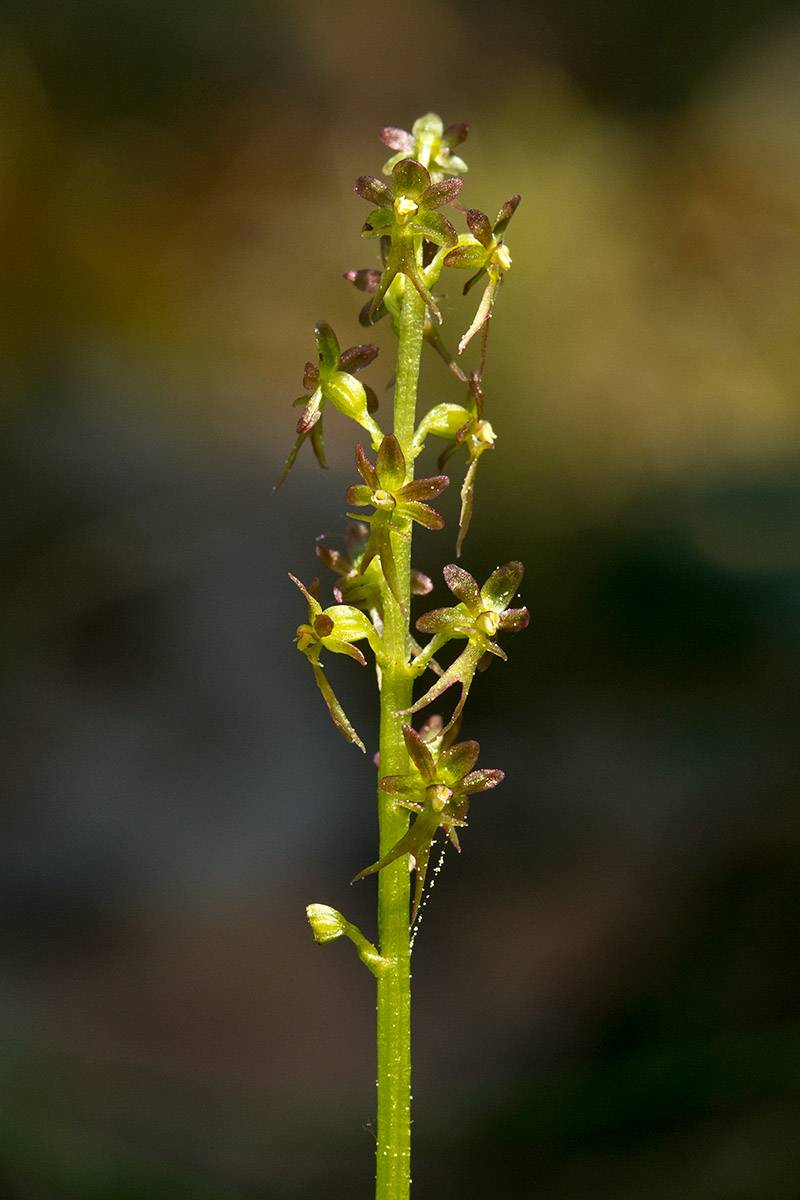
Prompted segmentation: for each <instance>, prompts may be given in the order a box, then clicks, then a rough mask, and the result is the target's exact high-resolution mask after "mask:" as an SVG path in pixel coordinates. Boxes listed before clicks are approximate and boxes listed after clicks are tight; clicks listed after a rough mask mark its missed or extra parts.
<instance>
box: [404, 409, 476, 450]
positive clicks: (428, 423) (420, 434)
mask: <svg viewBox="0 0 800 1200" xmlns="http://www.w3.org/2000/svg"><path fill="white" fill-rule="evenodd" d="M471 420H472V414H471V413H469V412H468V411H467V409H466V408H464V406H463V405H461V404H436V405H435V406H434V407H433V408H432V409H430V411H429V412H427V413H426V414H425V416H424V417H423V418H422V420H421V421H420V423H419V425H418V426H417V430H416V433H415V434H414V439H413V441H412V443H411V457H412V458H416V457H417V455H419V454H420V453H421V451H422V449H423V447H424V445H425V440H426V438H427V437H429V436H430V435H431V434H432V435H433V436H434V437H441V438H449V439H450V440H451V441H455V439H456V437H457V436H458V434H459V433H460V431H461V430H462V429H463V428H464V426H465V425H467V424H468V423H469V422H470V421H471Z"/></svg>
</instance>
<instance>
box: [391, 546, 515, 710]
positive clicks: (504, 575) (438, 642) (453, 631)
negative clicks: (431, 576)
mask: <svg viewBox="0 0 800 1200" xmlns="http://www.w3.org/2000/svg"><path fill="white" fill-rule="evenodd" d="M523 571H524V568H523V566H522V563H520V562H510V563H506V564H505V566H502V567H497V569H496V570H495V571H493V572H492V574H491V575H490V576H489V578H488V579H487V581H486V583H485V584H484V585H483V587H482V588H479V587H478V585H477V583H476V582H475V580H474V579H473V578H472V576H471V575H470V574H469V572H468V571H465V570H464V569H463V568H462V567H459V566H456V564H455V563H451V564H450V566H448V567H445V569H444V581H445V583H446V584H447V586H448V587H449V589H450V591H451V592H452V593H453V595H454V596H455V597H456V599H457V600H458V601H459V603H458V604H456V605H455V606H454V607H453V608H435V609H434V610H433V611H432V612H429V613H426V614H425V615H424V616H422V617H420V618H419V620H418V621H417V629H419V630H420V631H421V632H422V633H430V634H432V635H433V636H432V638H431V640H430V642H429V643H428V645H427V646H426V647H425V649H424V651H423V652H422V654H420V655H418V656H417V658H416V659H415V660H414V666H415V668H416V669H417V670H418V671H421V670H422V669H424V667H426V666H427V665H428V663H429V661H430V660H431V658H432V657H433V655H434V654H437V653H438V651H439V650H440V649H441V648H442V646H444V645H445V643H447V642H449V641H450V640H451V639H452V638H466V639H467V645H466V647H465V648H464V649H463V650H462V651H461V653H460V654H459V656H458V658H457V659H456V660H455V662H453V663H452V664H451V665H450V666H449V667H448V668H447V670H446V671H444V672H443V673H442V674H441V675H440V676H439V678H438V679H437V680H436V683H434V684H433V686H432V687H431V688H429V689H428V691H427V692H426V693H425V695H424V696H421V697H420V699H419V700H417V702H416V704H412V706H411V707H410V708H407V709H404V710H403V712H402V713H399V714H398V716H401V715H402V716H405V715H407V714H410V713H415V712H419V710H420V709H421V708H425V707H426V705H428V704H430V703H431V702H432V701H433V700H436V699H438V697H439V696H441V695H442V693H443V692H446V691H447V689H448V688H449V687H452V686H453V684H455V683H459V684H460V685H461V696H460V698H459V701H458V703H457V705H456V707H455V710H454V712H453V715H452V717H451V718H450V722H449V724H448V725H447V728H448V729H449V728H450V727H451V726H452V725H454V724H455V722H456V721H457V720H458V719H459V717H460V716H461V712H462V709H463V708H464V705H465V703H466V700H467V694H468V693H469V689H470V686H471V684H472V679H473V676H474V675H475V672H476V671H477V670H482V669H485V667H486V666H488V665H489V662H490V661H491V656H492V655H495V656H496V657H497V658H502V659H504V660H505V659H506V658H507V655H506V654H505V652H504V651H503V650H501V648H500V647H499V646H498V644H497V642H496V641H494V638H495V637H496V636H497V634H498V633H516V632H517V631H518V630H520V629H525V628H526V627H527V624H528V621H529V614H528V610H527V608H509V607H508V602H509V601H510V600H511V598H512V597H513V596H514V595H516V593H517V590H518V588H519V585H520V583H521V582H522V575H523Z"/></svg>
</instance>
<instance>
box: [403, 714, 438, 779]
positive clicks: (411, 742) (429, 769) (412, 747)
mask: <svg viewBox="0 0 800 1200" xmlns="http://www.w3.org/2000/svg"><path fill="white" fill-rule="evenodd" d="M403 738H404V740H405V743H406V749H407V750H408V755H409V758H410V759H411V761H412V762H413V763H414V766H415V767H416V768H417V770H418V771H419V773H420V775H421V776H422V778H423V779H424V780H425V782H426V783H433V781H434V779H435V778H436V768H435V766H434V763H433V755H432V754H431V752H430V750H429V749H428V747H427V746H426V745H425V743H424V742H423V740H422V738H421V737H420V736H419V734H418V733H417V732H416V730H415V729H413V728H412V726H411V725H404V726H403Z"/></svg>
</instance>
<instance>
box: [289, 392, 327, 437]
mask: <svg viewBox="0 0 800 1200" xmlns="http://www.w3.org/2000/svg"><path fill="white" fill-rule="evenodd" d="M323 404H324V398H323V395H322V388H317V390H316V391H315V392H314V395H313V396H312V397H311V398H310V400H309V401H308V403H307V404H306V406H305V408H304V409H303V411H302V413H301V414H300V418H299V420H298V422H297V426H296V428H297V432H298V433H302V434H303V435H305V434H307V433H309V432H310V431H311V429H312V428H313V427H314V426H315V425H316V423H317V421H318V420H319V419H320V417H321V416H322V406H323Z"/></svg>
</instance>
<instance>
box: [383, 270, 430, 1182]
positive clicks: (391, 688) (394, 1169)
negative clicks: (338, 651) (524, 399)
mask: <svg viewBox="0 0 800 1200" xmlns="http://www.w3.org/2000/svg"><path fill="white" fill-rule="evenodd" d="M424 314H425V306H424V303H423V301H422V299H421V298H420V296H419V295H418V294H417V292H416V291H415V289H414V288H413V287H411V286H410V285H409V284H408V283H407V285H406V289H405V294H404V296H403V306H402V310H401V315H400V320H399V327H398V337H399V346H398V351H397V382H396V385H395V409H394V433H395V437H396V438H397V440H398V441H399V442H400V445H401V447H402V449H403V452H404V454H406V462H407V464H408V469H409V478H410V477H411V476H412V475H413V470H414V466H413V460H412V459H411V457H410V455H409V453H408V450H409V447H410V444H411V439H412V437H413V435H414V423H415V412H416V399H417V380H418V377H419V359H420V352H421V349H422V329H423V321H424ZM402 532H403V533H404V534H405V536H397V535H393V547H394V555H395V563H396V566H397V577H398V581H399V588H400V599H401V600H402V606H401V605H399V604H398V603H397V601H396V600H395V598H394V597H393V596H392V594H391V592H390V591H389V589H388V587H385V588H384V616H385V623H384V633H383V639H384V646H385V650H386V659H387V663H386V667H385V668H384V670H383V675H382V681H381V726H380V766H379V777H380V778H383V777H384V776H385V775H402V774H406V773H407V772H408V771H409V770H410V766H409V760H408V751H407V750H406V745H405V741H404V740H403V732H402V730H403V722H404V718H403V717H398V716H395V713H397V712H399V711H400V710H401V709H407V708H409V707H410V706H411V702H412V688H413V682H414V676H413V674H412V672H411V670H410V669H409V665H408V664H409V657H410V631H409V624H408V614H409V611H410V603H411V587H410V577H411V522H410V521H409V522H408V526H407V528H406V529H405V530H403V531H402ZM378 813H379V822H380V854H381V857H382V856H383V855H384V854H386V853H387V852H388V851H389V850H390V849H391V848H392V846H394V845H395V844H396V843H397V842H398V841H399V840H400V838H401V837H402V836H403V834H404V833H405V831H406V829H407V828H408V811H407V810H405V809H402V808H397V807H396V806H395V805H394V804H393V803H392V800H391V798H390V797H389V796H387V795H385V794H384V793H383V792H381V791H379V792H378ZM408 912H409V870H408V860H407V857H406V856H405V855H403V856H402V857H401V858H400V859H398V860H397V861H395V862H393V863H390V864H389V865H388V866H386V867H384V868H383V870H382V871H379V872H378V932H379V938H380V947H381V954H382V955H383V956H384V958H387V959H389V960H390V961H391V963H392V967H391V969H390V970H388V971H387V972H386V973H385V974H384V975H382V976H381V977H380V978H379V979H378V1145H377V1171H376V1190H375V1195H376V1198H377V1200H407V1198H408V1196H409V1192H410V1187H411V1172H410V1155H411V972H410V935H409V927H408Z"/></svg>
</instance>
